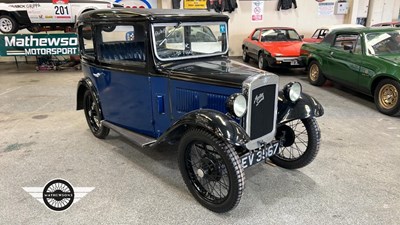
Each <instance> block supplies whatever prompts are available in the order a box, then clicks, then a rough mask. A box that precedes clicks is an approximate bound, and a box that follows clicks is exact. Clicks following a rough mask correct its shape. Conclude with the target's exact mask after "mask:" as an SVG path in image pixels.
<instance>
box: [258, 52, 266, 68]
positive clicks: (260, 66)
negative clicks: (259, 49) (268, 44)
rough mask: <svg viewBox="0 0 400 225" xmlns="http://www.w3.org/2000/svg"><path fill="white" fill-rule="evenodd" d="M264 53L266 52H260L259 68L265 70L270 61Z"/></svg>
mask: <svg viewBox="0 0 400 225" xmlns="http://www.w3.org/2000/svg"><path fill="white" fill-rule="evenodd" d="M263 55H264V54H262V53H260V54H258V68H259V69H262V70H265V69H267V64H268V63H267V61H266V60H265V58H264V56H263Z"/></svg>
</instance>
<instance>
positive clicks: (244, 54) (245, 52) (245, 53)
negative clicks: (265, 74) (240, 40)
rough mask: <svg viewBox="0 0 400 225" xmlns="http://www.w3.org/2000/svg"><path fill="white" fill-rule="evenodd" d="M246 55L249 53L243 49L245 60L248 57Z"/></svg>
mask: <svg viewBox="0 0 400 225" xmlns="http://www.w3.org/2000/svg"><path fill="white" fill-rule="evenodd" d="M246 55H247V53H246V51H245V50H244V49H243V55H242V56H243V60H245V59H246Z"/></svg>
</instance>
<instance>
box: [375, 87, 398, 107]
mask: <svg viewBox="0 0 400 225" xmlns="http://www.w3.org/2000/svg"><path fill="white" fill-rule="evenodd" d="M398 99H399V93H398V92H397V89H396V87H395V86H394V85H392V84H385V85H383V86H382V88H381V89H380V90H379V102H380V104H381V106H382V107H383V108H384V109H392V108H393V107H394V106H395V105H396V104H397V101H398Z"/></svg>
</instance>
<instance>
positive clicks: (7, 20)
mask: <svg viewBox="0 0 400 225" xmlns="http://www.w3.org/2000/svg"><path fill="white" fill-rule="evenodd" d="M18 28H19V26H18V23H17V21H15V19H14V18H12V17H11V16H7V15H2V16H0V31H1V32H2V33H3V34H14V33H17V31H18Z"/></svg>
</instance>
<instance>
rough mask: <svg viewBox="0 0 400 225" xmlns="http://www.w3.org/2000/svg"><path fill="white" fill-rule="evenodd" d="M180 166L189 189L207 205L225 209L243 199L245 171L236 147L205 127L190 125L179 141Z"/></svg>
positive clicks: (230, 207)
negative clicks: (191, 126)
mask: <svg viewBox="0 0 400 225" xmlns="http://www.w3.org/2000/svg"><path fill="white" fill-rule="evenodd" d="M178 161H179V168H180V171H181V174H182V177H183V180H184V181H185V183H186V186H187V187H188V189H189V191H190V192H191V193H192V195H193V196H194V197H195V198H196V200H197V201H198V202H199V203H200V204H202V205H203V206H204V207H206V208H207V209H209V210H211V211H214V212H218V213H223V212H227V211H229V210H231V209H233V208H234V207H236V206H237V204H238V203H239V201H240V198H241V196H242V191H243V188H244V172H243V168H242V166H241V163H240V160H239V157H238V155H237V153H236V152H235V150H234V148H233V147H232V146H230V145H229V144H227V143H225V142H224V141H223V140H221V139H219V138H217V137H215V136H214V135H212V134H211V133H209V132H207V131H205V130H202V129H190V130H188V131H187V132H186V133H185V135H184V136H183V137H182V139H181V141H180V145H179V159H178Z"/></svg>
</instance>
